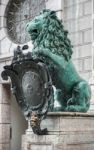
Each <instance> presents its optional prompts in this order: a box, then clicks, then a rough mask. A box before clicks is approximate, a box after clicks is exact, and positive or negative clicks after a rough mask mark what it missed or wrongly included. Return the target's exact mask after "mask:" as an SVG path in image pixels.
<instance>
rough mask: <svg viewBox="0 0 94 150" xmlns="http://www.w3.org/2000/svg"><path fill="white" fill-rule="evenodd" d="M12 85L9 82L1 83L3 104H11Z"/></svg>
mask: <svg viewBox="0 0 94 150" xmlns="http://www.w3.org/2000/svg"><path fill="white" fill-rule="evenodd" d="M10 97H11V91H10V85H9V84H0V103H1V104H10Z"/></svg>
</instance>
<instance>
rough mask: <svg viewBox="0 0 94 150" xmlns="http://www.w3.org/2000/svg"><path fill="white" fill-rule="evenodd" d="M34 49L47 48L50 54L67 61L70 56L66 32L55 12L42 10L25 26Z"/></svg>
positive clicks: (70, 50) (70, 48)
mask: <svg viewBox="0 0 94 150" xmlns="http://www.w3.org/2000/svg"><path fill="white" fill-rule="evenodd" d="M26 30H27V31H28V33H29V34H30V36H31V39H32V41H33V44H34V48H36V47H42V49H44V50H45V48H48V49H49V50H50V51H51V52H53V53H55V54H58V55H62V56H64V57H65V58H66V59H67V60H69V58H70V57H71V55H72V45H71V42H70V40H69V39H68V37H67V35H68V31H67V30H64V26H63V24H62V21H61V20H59V19H58V18H57V16H56V12H55V11H51V10H43V11H42V12H41V13H40V15H38V16H36V17H35V18H34V19H33V20H32V21H31V22H29V23H28V24H27V26H26Z"/></svg>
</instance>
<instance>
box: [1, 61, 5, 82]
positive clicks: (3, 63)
mask: <svg viewBox="0 0 94 150" xmlns="http://www.w3.org/2000/svg"><path fill="white" fill-rule="evenodd" d="M4 66H5V61H4V62H1V63H0V83H1V82H2V81H3V79H2V77H1V72H2V71H3V67H4Z"/></svg>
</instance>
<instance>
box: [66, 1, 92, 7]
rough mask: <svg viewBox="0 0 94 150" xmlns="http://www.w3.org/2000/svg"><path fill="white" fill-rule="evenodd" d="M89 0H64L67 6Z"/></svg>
mask: <svg viewBox="0 0 94 150" xmlns="http://www.w3.org/2000/svg"><path fill="white" fill-rule="evenodd" d="M86 1H87V0H78V1H76V0H64V6H65V7H70V6H72V5H77V4H79V3H84V2H86ZM90 1H91V0H90Z"/></svg>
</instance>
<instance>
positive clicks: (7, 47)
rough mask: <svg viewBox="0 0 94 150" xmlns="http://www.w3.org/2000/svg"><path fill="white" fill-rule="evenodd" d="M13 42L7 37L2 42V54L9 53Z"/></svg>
mask: <svg viewBox="0 0 94 150" xmlns="http://www.w3.org/2000/svg"><path fill="white" fill-rule="evenodd" d="M11 44H12V42H11V41H10V40H9V39H8V38H7V37H6V38H4V39H3V40H2V42H1V54H6V53H9V51H10V47H11Z"/></svg>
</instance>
